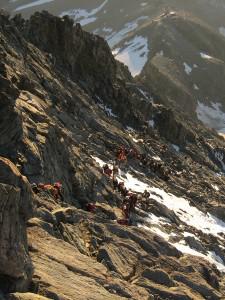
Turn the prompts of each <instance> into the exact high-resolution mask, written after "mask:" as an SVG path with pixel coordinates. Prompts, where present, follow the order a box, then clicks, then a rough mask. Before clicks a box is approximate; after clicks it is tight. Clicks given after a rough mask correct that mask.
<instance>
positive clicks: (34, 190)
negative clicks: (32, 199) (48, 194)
mask: <svg viewBox="0 0 225 300" xmlns="http://www.w3.org/2000/svg"><path fill="white" fill-rule="evenodd" d="M31 188H32V191H33V192H34V193H35V194H38V193H39V189H38V186H37V184H36V183H32V184H31Z"/></svg>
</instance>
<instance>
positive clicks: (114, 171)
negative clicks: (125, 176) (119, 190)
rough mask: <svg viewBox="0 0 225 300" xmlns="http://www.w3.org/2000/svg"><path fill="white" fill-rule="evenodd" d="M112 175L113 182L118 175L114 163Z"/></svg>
mask: <svg viewBox="0 0 225 300" xmlns="http://www.w3.org/2000/svg"><path fill="white" fill-rule="evenodd" d="M112 173H113V180H114V179H115V178H116V175H118V174H119V167H118V166H117V165H116V163H114V164H113V170H112Z"/></svg>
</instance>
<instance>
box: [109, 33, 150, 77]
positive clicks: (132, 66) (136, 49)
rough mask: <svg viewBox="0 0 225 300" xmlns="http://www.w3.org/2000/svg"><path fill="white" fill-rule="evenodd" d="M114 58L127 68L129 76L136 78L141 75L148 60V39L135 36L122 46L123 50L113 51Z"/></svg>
mask: <svg viewBox="0 0 225 300" xmlns="http://www.w3.org/2000/svg"><path fill="white" fill-rule="evenodd" d="M113 54H114V55H115V58H116V59H117V60H119V61H120V62H122V63H124V64H125V65H127V66H128V68H129V70H130V72H131V74H132V75H133V76H136V75H138V74H140V73H141V71H142V69H143V67H144V65H145V64H146V62H147V60H148V54H149V48H148V39H147V38H145V37H142V36H138V35H136V36H135V37H134V38H133V39H131V40H129V42H126V43H125V44H124V48H122V49H115V50H114V51H113Z"/></svg>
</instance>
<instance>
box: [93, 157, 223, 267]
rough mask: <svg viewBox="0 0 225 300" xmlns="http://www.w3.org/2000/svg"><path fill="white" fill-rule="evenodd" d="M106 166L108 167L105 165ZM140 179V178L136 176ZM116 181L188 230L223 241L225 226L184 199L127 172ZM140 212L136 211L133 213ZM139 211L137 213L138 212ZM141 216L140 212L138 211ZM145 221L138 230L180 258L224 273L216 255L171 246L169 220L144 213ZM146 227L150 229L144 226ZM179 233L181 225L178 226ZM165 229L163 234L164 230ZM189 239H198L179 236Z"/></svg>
mask: <svg viewBox="0 0 225 300" xmlns="http://www.w3.org/2000/svg"><path fill="white" fill-rule="evenodd" d="M92 158H93V159H94V160H95V161H96V162H97V163H98V164H99V165H100V166H101V167H102V166H103V165H104V164H105V162H104V161H103V160H102V159H100V158H98V157H95V156H92ZM109 166H112V165H110V164H109ZM139 175H143V176H144V174H140V173H139ZM117 179H118V181H123V182H124V184H125V186H126V188H127V189H130V190H131V191H133V192H137V193H143V192H144V191H145V190H147V191H149V192H150V195H151V198H152V199H154V200H156V201H157V202H159V203H162V204H163V205H165V206H166V207H167V208H169V209H170V210H172V211H173V212H174V213H175V214H176V215H177V216H178V217H179V218H180V220H181V221H182V222H184V223H185V224H186V225H188V226H189V228H191V227H192V228H195V229H197V230H199V231H202V232H203V233H206V234H212V235H214V236H217V237H218V238H220V239H221V240H222V241H224V238H223V236H221V234H225V223H224V222H223V221H221V220H220V219H218V218H216V217H215V216H213V215H211V214H209V213H207V214H205V213H203V212H202V211H200V210H199V209H197V208H196V207H194V206H191V205H190V203H189V201H188V200H186V199H185V198H181V197H176V196H175V195H173V194H170V193H167V192H166V191H164V190H163V189H160V188H156V187H150V186H149V185H148V184H147V183H144V182H143V181H140V180H139V179H138V178H136V177H135V176H134V175H133V174H131V173H129V172H127V173H124V172H122V171H121V170H119V175H118V176H117ZM138 210H140V209H138V208H137V211H138ZM140 211H141V210H140ZM142 212H143V211H142ZM144 215H146V217H145V218H144V221H145V224H143V223H139V224H138V226H139V227H141V228H143V229H145V230H149V231H151V232H153V233H156V234H157V235H160V236H161V237H162V238H164V239H165V240H167V241H168V242H169V243H170V244H172V245H173V246H174V247H176V248H177V249H178V250H180V251H181V252H183V253H184V254H190V255H194V256H199V257H202V258H204V259H206V260H208V261H209V262H210V263H213V264H215V265H216V266H217V268H218V269H219V270H220V271H223V272H225V265H224V262H223V260H222V259H221V258H220V257H219V256H218V255H216V254H215V253H214V252H213V251H208V252H207V253H201V252H199V251H197V250H195V249H192V248H190V247H189V246H188V245H187V244H186V242H185V240H180V241H179V242H176V243H173V242H171V241H170V240H171V237H174V236H176V233H175V232H172V231H171V232H170V233H168V226H169V225H170V220H168V219H166V218H162V217H157V216H155V215H154V214H152V213H146V212H144ZM147 224H149V225H150V226H147ZM179 227H180V229H182V225H180V226H179ZM166 228H167V230H166ZM188 235H189V236H193V237H194V238H195V239H196V240H198V237H197V236H195V235H194V234H192V233H189V232H183V236H184V237H185V236H188Z"/></svg>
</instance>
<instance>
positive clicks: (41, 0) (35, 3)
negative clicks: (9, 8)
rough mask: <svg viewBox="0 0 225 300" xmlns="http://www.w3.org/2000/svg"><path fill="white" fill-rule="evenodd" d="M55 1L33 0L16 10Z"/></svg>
mask: <svg viewBox="0 0 225 300" xmlns="http://www.w3.org/2000/svg"><path fill="white" fill-rule="evenodd" d="M53 1H54V0H37V1H33V2H31V3H28V4H24V5H21V6H18V7H17V8H16V9H15V10H14V11H20V10H24V9H27V8H30V7H33V6H39V5H42V4H46V3H50V2H53Z"/></svg>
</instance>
